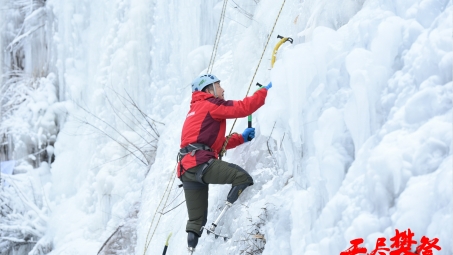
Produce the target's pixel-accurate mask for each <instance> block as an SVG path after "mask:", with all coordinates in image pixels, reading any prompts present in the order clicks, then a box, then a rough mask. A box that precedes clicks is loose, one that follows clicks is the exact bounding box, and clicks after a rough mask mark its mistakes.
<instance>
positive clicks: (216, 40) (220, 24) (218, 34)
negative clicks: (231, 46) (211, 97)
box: [207, 0, 228, 73]
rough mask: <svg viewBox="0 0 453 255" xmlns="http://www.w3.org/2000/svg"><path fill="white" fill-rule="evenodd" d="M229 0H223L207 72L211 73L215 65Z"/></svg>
mask: <svg viewBox="0 0 453 255" xmlns="http://www.w3.org/2000/svg"><path fill="white" fill-rule="evenodd" d="M227 3H228V0H224V1H223V8H222V13H221V15H220V21H219V26H218V27H217V33H216V35H215V41H214V47H213V48H212V53H211V59H210V60H209V66H208V71H207V73H211V71H212V68H213V67H214V60H215V57H216V55H217V48H218V46H219V42H220V37H221V36H222V30H223V21H224V20H225V11H226V7H227Z"/></svg>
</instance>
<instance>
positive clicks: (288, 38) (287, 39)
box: [247, 35, 293, 141]
mask: <svg viewBox="0 0 453 255" xmlns="http://www.w3.org/2000/svg"><path fill="white" fill-rule="evenodd" d="M277 38H278V39H280V41H278V43H277V44H276V45H275V47H274V51H273V52H272V59H271V68H273V67H274V63H275V60H276V59H277V52H278V49H279V48H280V46H281V45H282V44H284V43H285V42H286V41H288V42H290V43H291V44H292V43H293V38H291V37H283V36H281V35H277ZM256 86H258V87H259V88H258V89H257V90H259V89H262V88H263V85H261V84H259V83H258V82H257V83H256ZM248 127H249V128H251V127H252V114H250V115H249V116H248ZM247 140H248V141H251V140H252V139H250V138H248V137H247Z"/></svg>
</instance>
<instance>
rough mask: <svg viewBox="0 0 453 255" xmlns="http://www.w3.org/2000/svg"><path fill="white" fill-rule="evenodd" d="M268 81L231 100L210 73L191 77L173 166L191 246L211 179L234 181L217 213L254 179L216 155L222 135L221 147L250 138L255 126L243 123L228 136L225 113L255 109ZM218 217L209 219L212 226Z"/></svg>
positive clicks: (201, 224) (245, 113)
mask: <svg viewBox="0 0 453 255" xmlns="http://www.w3.org/2000/svg"><path fill="white" fill-rule="evenodd" d="M271 87H272V83H269V85H267V86H265V87H264V89H260V90H258V91H257V92H255V94H254V95H253V96H250V97H246V98H245V99H243V100H241V101H235V100H225V99H224V90H223V88H222V87H221V86H220V80H219V79H218V78H217V77H216V76H214V75H212V74H205V75H201V76H200V77H198V78H197V79H195V80H194V81H193V83H192V101H191V102H190V110H189V112H188V114H187V117H186V120H185V122H184V126H183V128H182V134H181V149H180V151H179V154H178V160H179V165H178V170H177V171H178V172H177V175H178V178H180V180H181V181H182V183H183V187H184V194H185V197H186V205H187V212H188V214H189V220H188V221H187V225H186V232H187V234H188V235H187V242H188V246H189V250H190V251H192V252H193V251H194V250H195V247H196V246H197V244H198V238H199V237H200V236H201V234H202V232H203V227H204V225H205V224H206V221H207V216H208V191H209V184H231V185H232V187H231V190H230V192H229V193H228V196H227V202H226V206H225V208H224V211H222V213H221V216H222V215H223V213H224V212H225V209H226V208H228V207H230V206H231V205H232V204H233V203H234V202H235V201H236V200H237V199H238V197H239V195H240V194H241V193H242V192H243V191H244V189H245V188H247V187H248V186H250V185H253V179H252V177H251V176H250V175H249V174H248V173H247V172H246V171H245V170H244V169H242V168H241V167H239V166H237V165H235V164H231V163H228V162H225V161H221V160H218V157H219V153H220V151H221V150H222V148H223V146H224V143H225V141H227V143H226V146H225V149H232V148H234V147H236V146H238V145H240V144H243V143H245V142H248V141H251V140H252V139H253V138H254V137H255V128H246V129H245V130H244V132H243V133H242V134H238V133H233V134H232V135H231V136H230V137H229V138H228V137H225V129H226V119H233V118H242V117H246V116H248V115H250V114H252V113H253V112H255V111H256V110H257V109H258V108H260V107H261V106H263V105H264V102H265V99H266V95H267V91H268V90H269V89H270V88H271ZM221 216H219V218H218V220H219V219H220V217H221ZM218 220H217V221H216V222H215V224H214V223H213V225H214V226H213V227H212V230H214V228H215V226H216V224H217V223H218ZM208 231H209V230H208Z"/></svg>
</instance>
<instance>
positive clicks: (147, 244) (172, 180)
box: [143, 166, 176, 255]
mask: <svg viewBox="0 0 453 255" xmlns="http://www.w3.org/2000/svg"><path fill="white" fill-rule="evenodd" d="M175 170H176V166H175V169H174V170H173V171H172V174H171V179H170V181H169V182H168V184H167V188H166V189H165V191H164V195H163V196H162V199H161V200H160V202H159V205H158V206H157V208H156V212H154V216H153V219H152V220H151V224H150V225H149V229H148V234H146V239H145V240H146V243H145V250H144V251H143V255H145V254H146V251H147V250H148V247H149V244H150V243H151V240H152V239H153V236H154V233H155V232H156V229H157V226H158V225H159V221H160V218H161V216H162V214H161V215H160V216H159V219H158V220H157V222H156V226H155V227H154V231H153V234H152V235H151V238H150V239H149V240H148V236H149V233H150V232H151V227H152V226H153V222H154V219H155V217H156V214H157V212H158V211H159V207H160V205H161V204H162V201H163V200H164V198H165V195H166V194H167V190H168V188H169V187H170V186H172V185H173V182H174V181H175V177H176V175H175V172H174V171H175ZM170 193H171V190H170V191H169V192H168V195H167V199H166V200H165V203H164V208H165V205H166V204H167V201H168V197H169V196H170Z"/></svg>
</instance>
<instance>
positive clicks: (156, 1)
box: [0, 0, 453, 255]
mask: <svg viewBox="0 0 453 255" xmlns="http://www.w3.org/2000/svg"><path fill="white" fill-rule="evenodd" d="M281 3H282V2H281V1H271V0H261V1H229V2H228V8H227V10H226V18H225V23H224V27H223V30H222V35H221V39H220V44H219V47H218V51H217V56H216V59H215V63H214V66H213V73H214V74H215V75H216V76H218V77H219V79H220V80H221V84H222V87H223V88H224V89H225V97H226V98H227V99H234V100H239V99H242V98H244V96H245V95H246V93H247V90H248V87H249V85H251V86H252V88H251V90H250V91H251V92H250V93H253V91H254V90H255V88H254V87H255V86H254V84H255V83H256V82H260V83H261V84H267V83H268V82H270V81H271V82H272V83H273V87H272V88H271V89H270V90H269V92H268V97H267V98H266V104H265V105H264V106H263V107H262V108H260V109H259V110H258V111H257V112H256V113H254V114H253V125H254V127H255V128H256V138H255V139H254V140H253V141H252V142H250V143H247V144H244V145H242V146H239V147H237V148H236V149H234V150H231V151H229V152H228V153H227V155H226V156H225V158H224V160H225V161H228V162H232V163H235V164H238V165H240V166H241V167H243V168H244V169H246V170H247V171H248V172H249V173H250V174H251V176H252V177H253V178H254V182H255V183H254V185H253V186H251V187H249V188H247V190H246V191H245V192H244V193H243V194H242V195H241V197H240V198H239V200H238V201H237V202H236V203H235V204H234V205H233V207H232V208H230V210H229V211H228V213H227V214H226V216H225V217H224V219H223V220H222V221H221V222H220V224H219V227H218V228H217V229H218V230H220V231H222V233H224V234H228V235H230V236H231V237H232V238H231V239H230V240H229V241H228V242H223V241H221V240H220V239H219V240H215V239H214V238H213V237H212V236H208V235H206V233H204V234H203V236H202V238H201V239H200V241H199V244H198V246H197V251H196V254H219V255H222V254H306V255H315V254H339V253H340V252H341V251H344V250H346V249H347V248H349V247H350V243H349V242H350V241H351V240H353V239H356V238H363V239H364V241H365V242H364V244H363V245H364V247H366V248H367V249H368V252H371V251H372V250H373V249H374V248H375V244H376V240H377V238H380V237H385V238H387V242H386V244H387V246H390V244H391V243H390V238H391V237H393V236H394V235H395V230H396V229H398V230H399V231H405V230H407V229H411V231H412V232H413V233H415V236H414V239H415V240H417V242H419V241H420V239H421V237H422V236H427V237H429V238H431V239H432V238H439V243H438V245H439V246H441V247H442V250H441V251H434V254H452V252H453V246H452V242H451V240H452V238H453V202H452V201H453V182H452V180H453V163H452V162H453V157H452V109H453V108H452V98H453V82H452V66H453V65H452V60H453V59H452V58H453V49H452V43H451V42H452V41H451V31H452V23H451V20H452V19H453V15H452V2H451V1H449V0H402V1H387V0H367V1H351V0H350V1H314V0H306V1H302V2H301V1H296V0H288V1H286V3H285V7H284V8H283V10H282V13H281V14H280V18H279V20H278V23H277V25H276V27H275V31H274V33H273V34H272V35H269V33H270V31H271V29H272V26H273V24H274V21H275V18H276V17H277V14H278V11H279V10H280V7H281ZM222 6H223V1H218V0H207V1H182V2H181V1H175V0H170V1H169V0H166V1H164V0H153V1H144V0H113V1H73V0H68V1H64V2H62V1H56V0H49V1H46V4H45V7H39V8H37V9H35V10H34V12H32V11H31V12H30V13H29V16H27V18H25V19H23V20H22V21H23V22H31V21H32V20H40V19H47V20H48V21H47V23H45V24H46V26H45V30H38V31H45V33H48V34H47V35H46V36H43V38H44V37H45V38H48V39H47V40H49V41H48V42H47V43H48V47H49V49H48V51H49V53H48V65H49V68H48V69H49V72H48V74H47V75H45V76H43V77H39V78H30V77H28V76H27V75H24V80H23V81H22V83H21V84H22V85H23V86H22V87H20V88H23V93H19V95H20V96H22V98H23V99H24V102H25V103H23V104H21V105H20V106H17V107H16V108H15V109H16V110H15V111H12V112H11V114H10V113H9V112H8V115H7V116H8V118H6V117H5V118H4V117H2V126H1V128H2V129H1V130H2V132H6V131H4V130H11V127H13V128H15V130H16V131H17V132H16V133H14V134H15V135H16V136H15V139H16V140H15V141H17V142H16V143H15V148H14V153H15V155H14V159H16V160H17V163H16V166H15V168H14V174H13V175H11V176H10V178H8V179H7V180H8V183H10V184H11V186H13V187H4V190H6V191H7V193H4V194H7V195H5V196H7V198H8V199H7V200H5V201H10V203H11V204H14V205H15V207H14V208H15V211H14V213H11V215H12V216H11V217H12V218H13V220H10V221H2V222H0V224H1V225H0V226H1V227H2V230H1V231H0V233H2V235H0V236H1V237H2V238H5V239H4V240H9V241H11V242H16V243H17V242H20V241H21V240H22V239H24V238H25V234H24V235H20V234H14V233H19V232H14V231H16V230H17V231H22V233H31V234H30V235H31V236H33V237H35V238H39V240H34V242H36V245H35V246H34V248H32V247H33V246H32V247H27V248H28V251H29V252H30V253H29V254H97V253H98V251H99V250H100V249H101V247H103V244H104V242H105V241H106V240H107V239H109V238H110V237H111V236H112V234H113V233H120V234H116V235H113V239H110V240H111V241H109V242H110V243H108V244H107V245H106V246H105V247H104V248H103V251H102V252H103V253H102V252H101V254H131V252H132V251H134V252H135V254H144V253H145V252H144V250H145V247H146V246H148V248H147V251H146V253H145V254H157V253H160V252H161V251H162V249H163V246H164V243H165V240H166V238H167V236H168V235H169V234H170V233H173V235H172V237H171V239H170V243H169V248H168V254H184V253H186V248H187V247H186V233H185V224H186V221H187V212H186V208H185V204H184V203H183V204H182V205H181V206H179V207H176V206H177V205H179V204H180V203H181V202H183V201H184V194H183V192H182V189H181V188H178V185H179V184H180V181H179V180H178V179H176V180H175V179H174V175H175V166H176V161H175V158H176V153H177V151H178V149H179V144H180V134H181V128H182V125H183V122H184V119H185V116H186V114H187V112H188V109H189V103H190V98H191V93H190V92H191V89H190V82H191V81H192V80H193V79H194V78H195V77H196V76H197V75H199V74H201V73H204V72H206V70H207V68H208V64H209V60H210V58H211V51H212V49H213V43H214V39H215V35H216V31H217V25H218V19H219V17H220V13H221V10H222ZM44 8H45V9H44ZM11 15H12V16H14V15H16V16H17V15H18V14H17V13H13V12H11ZM15 20H19V19H18V18H16V19H15ZM49 20H50V21H49ZM11 22H12V21H11ZM5 24H6V23H5ZM9 26H10V27H14V26H13V25H11V24H9ZM15 26H17V24H16V25H15ZM2 27H6V25H5V26H4V25H2ZM32 28H33V27H31V26H30V27H28V30H26V31H22V32H21V33H22V34H21V33H19V34H18V36H17V37H14V36H12V37H11V36H9V37H11V38H9V37H8V40H6V39H5V41H3V39H2V46H4V47H5V45H9V44H10V43H12V42H13V43H17V45H19V46H20V45H29V44H30V42H33V40H32V39H33V38H34V37H33V38H28V37H29V34H31V32H30V31H31V30H30V29H32ZM277 34H279V35H283V36H289V37H292V38H293V39H294V43H293V44H290V43H289V42H287V43H285V44H283V45H282V46H281V47H280V50H279V52H278V55H277V62H276V63H275V65H274V66H273V68H272V69H271V67H270V56H271V52H272V49H273V46H274V45H275V44H276V43H277V42H278V39H277V38H276V37H277ZM268 36H271V40H270V44H269V46H268V48H267V50H266V52H265V55H264V57H263V62H262V63H261V66H260V68H259V70H258V72H257V75H256V77H255V78H254V79H253V80H252V77H253V75H254V72H255V68H256V66H257V64H258V62H259V59H260V56H261V53H262V50H263V48H264V46H265V44H266V40H267V38H268ZM27 38H28V39H27ZM49 38H50V39H49ZM24 40H29V41H25V42H24ZM31 45H32V44H31ZM19 46H17V47H19ZM27 47H28V46H27ZM30 47H31V46H30ZM32 48H33V47H31V49H32ZM30 54H32V55H30V56H29V55H27V53H25V59H26V60H27V61H28V62H26V67H25V69H26V70H35V69H36V68H35V66H36V65H38V63H41V62H42V61H43V60H42V59H41V60H36V56H41V55H39V54H37V53H36V52H35V53H30ZM2 56H3V55H2ZM4 58H9V57H7V56H6V55H5V56H4ZM8 61H10V60H8ZM5 62H7V61H5ZM4 73H5V72H4V70H2V74H4ZM2 84H3V83H2ZM5 84H6V85H8V84H13V83H5ZM6 85H5V86H6ZM8 91H9V90H8ZM2 93H3V85H2ZM250 93H249V94H250ZM14 95H15V94H14ZM2 100H3V99H2ZM132 100H133V101H132ZM2 106H3V101H2ZM137 108H138V109H141V110H142V112H140V111H139V110H138V109H137ZM2 113H3V110H2ZM144 114H146V115H144ZM5 116H6V115H5ZM232 126H233V120H229V121H228V124H227V130H228V131H229V130H230V128H231V127H232ZM246 126H247V123H246V119H239V120H238V121H237V122H236V124H235V126H234V129H233V131H234V132H242V131H243V129H245V128H246ZM7 127H8V128H10V129H7ZM8 132H9V131H8ZM12 133H13V132H12ZM55 139H56V141H55ZM30 148H33V150H32V149H30ZM38 149H39V150H43V151H45V152H46V155H47V158H46V159H45V160H42V161H40V160H41V157H40V156H39V155H41V154H39V153H38V154H36V152H37V150H38ZM52 155H54V156H55V161H52V160H51V158H52ZM30 157H31V158H33V157H34V158H35V160H32V159H26V160H24V158H30ZM37 161H39V162H38V163H36V162H37ZM30 162H32V163H30ZM33 164H35V165H33ZM31 165H33V167H32V166H31ZM2 168H3V162H2ZM2 172H3V169H2ZM3 177H4V175H2V178H3ZM28 183H30V184H28ZM17 189H19V190H21V191H22V192H23V195H21V196H20V197H19V198H18V197H16V198H15V195H14V194H15V190H17ZM229 189H230V187H229V185H211V186H210V195H209V210H208V224H210V223H211V222H212V221H214V220H215V218H216V217H217V216H218V215H219V213H220V211H221V209H222V207H223V206H224V203H225V200H226V195H227V193H228V191H229ZM2 192H3V190H2ZM2 203H3V202H2ZM175 207H176V208H175ZM3 208H4V207H3V204H2V210H3ZM173 208H174V209H173ZM171 209H173V210H171ZM169 210H171V211H169ZM167 211H168V212H167ZM156 212H157V213H156ZM158 212H162V213H165V212H167V213H165V214H160V213H158ZM23 219H26V221H24V220H23ZM21 221H24V222H25V223H24V224H23V225H21V226H19V225H14V224H19V222H21ZM8 224H12V225H8ZM7 225H8V228H6V226H7ZM30 226H31V227H30ZM4 227H5V230H4ZM118 229H119V230H120V232H116V231H117V230H118ZM2 231H9V232H4V233H7V234H8V235H9V236H8V235H6V236H5V235H4V233H3V232H2ZM11 233H13V234H11ZM255 234H260V235H264V238H265V242H264V241H263V240H261V239H254V238H253V235H255ZM2 242H3V241H2ZM2 242H0V250H1V249H3V248H4V247H6V246H4V243H2ZM2 245H3V246H2ZM254 248H255V249H262V248H264V249H263V250H261V251H253V249H254ZM21 252H22V253H23V252H24V251H17V252H16V253H10V254H21ZM247 252H248V253H247Z"/></svg>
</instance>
